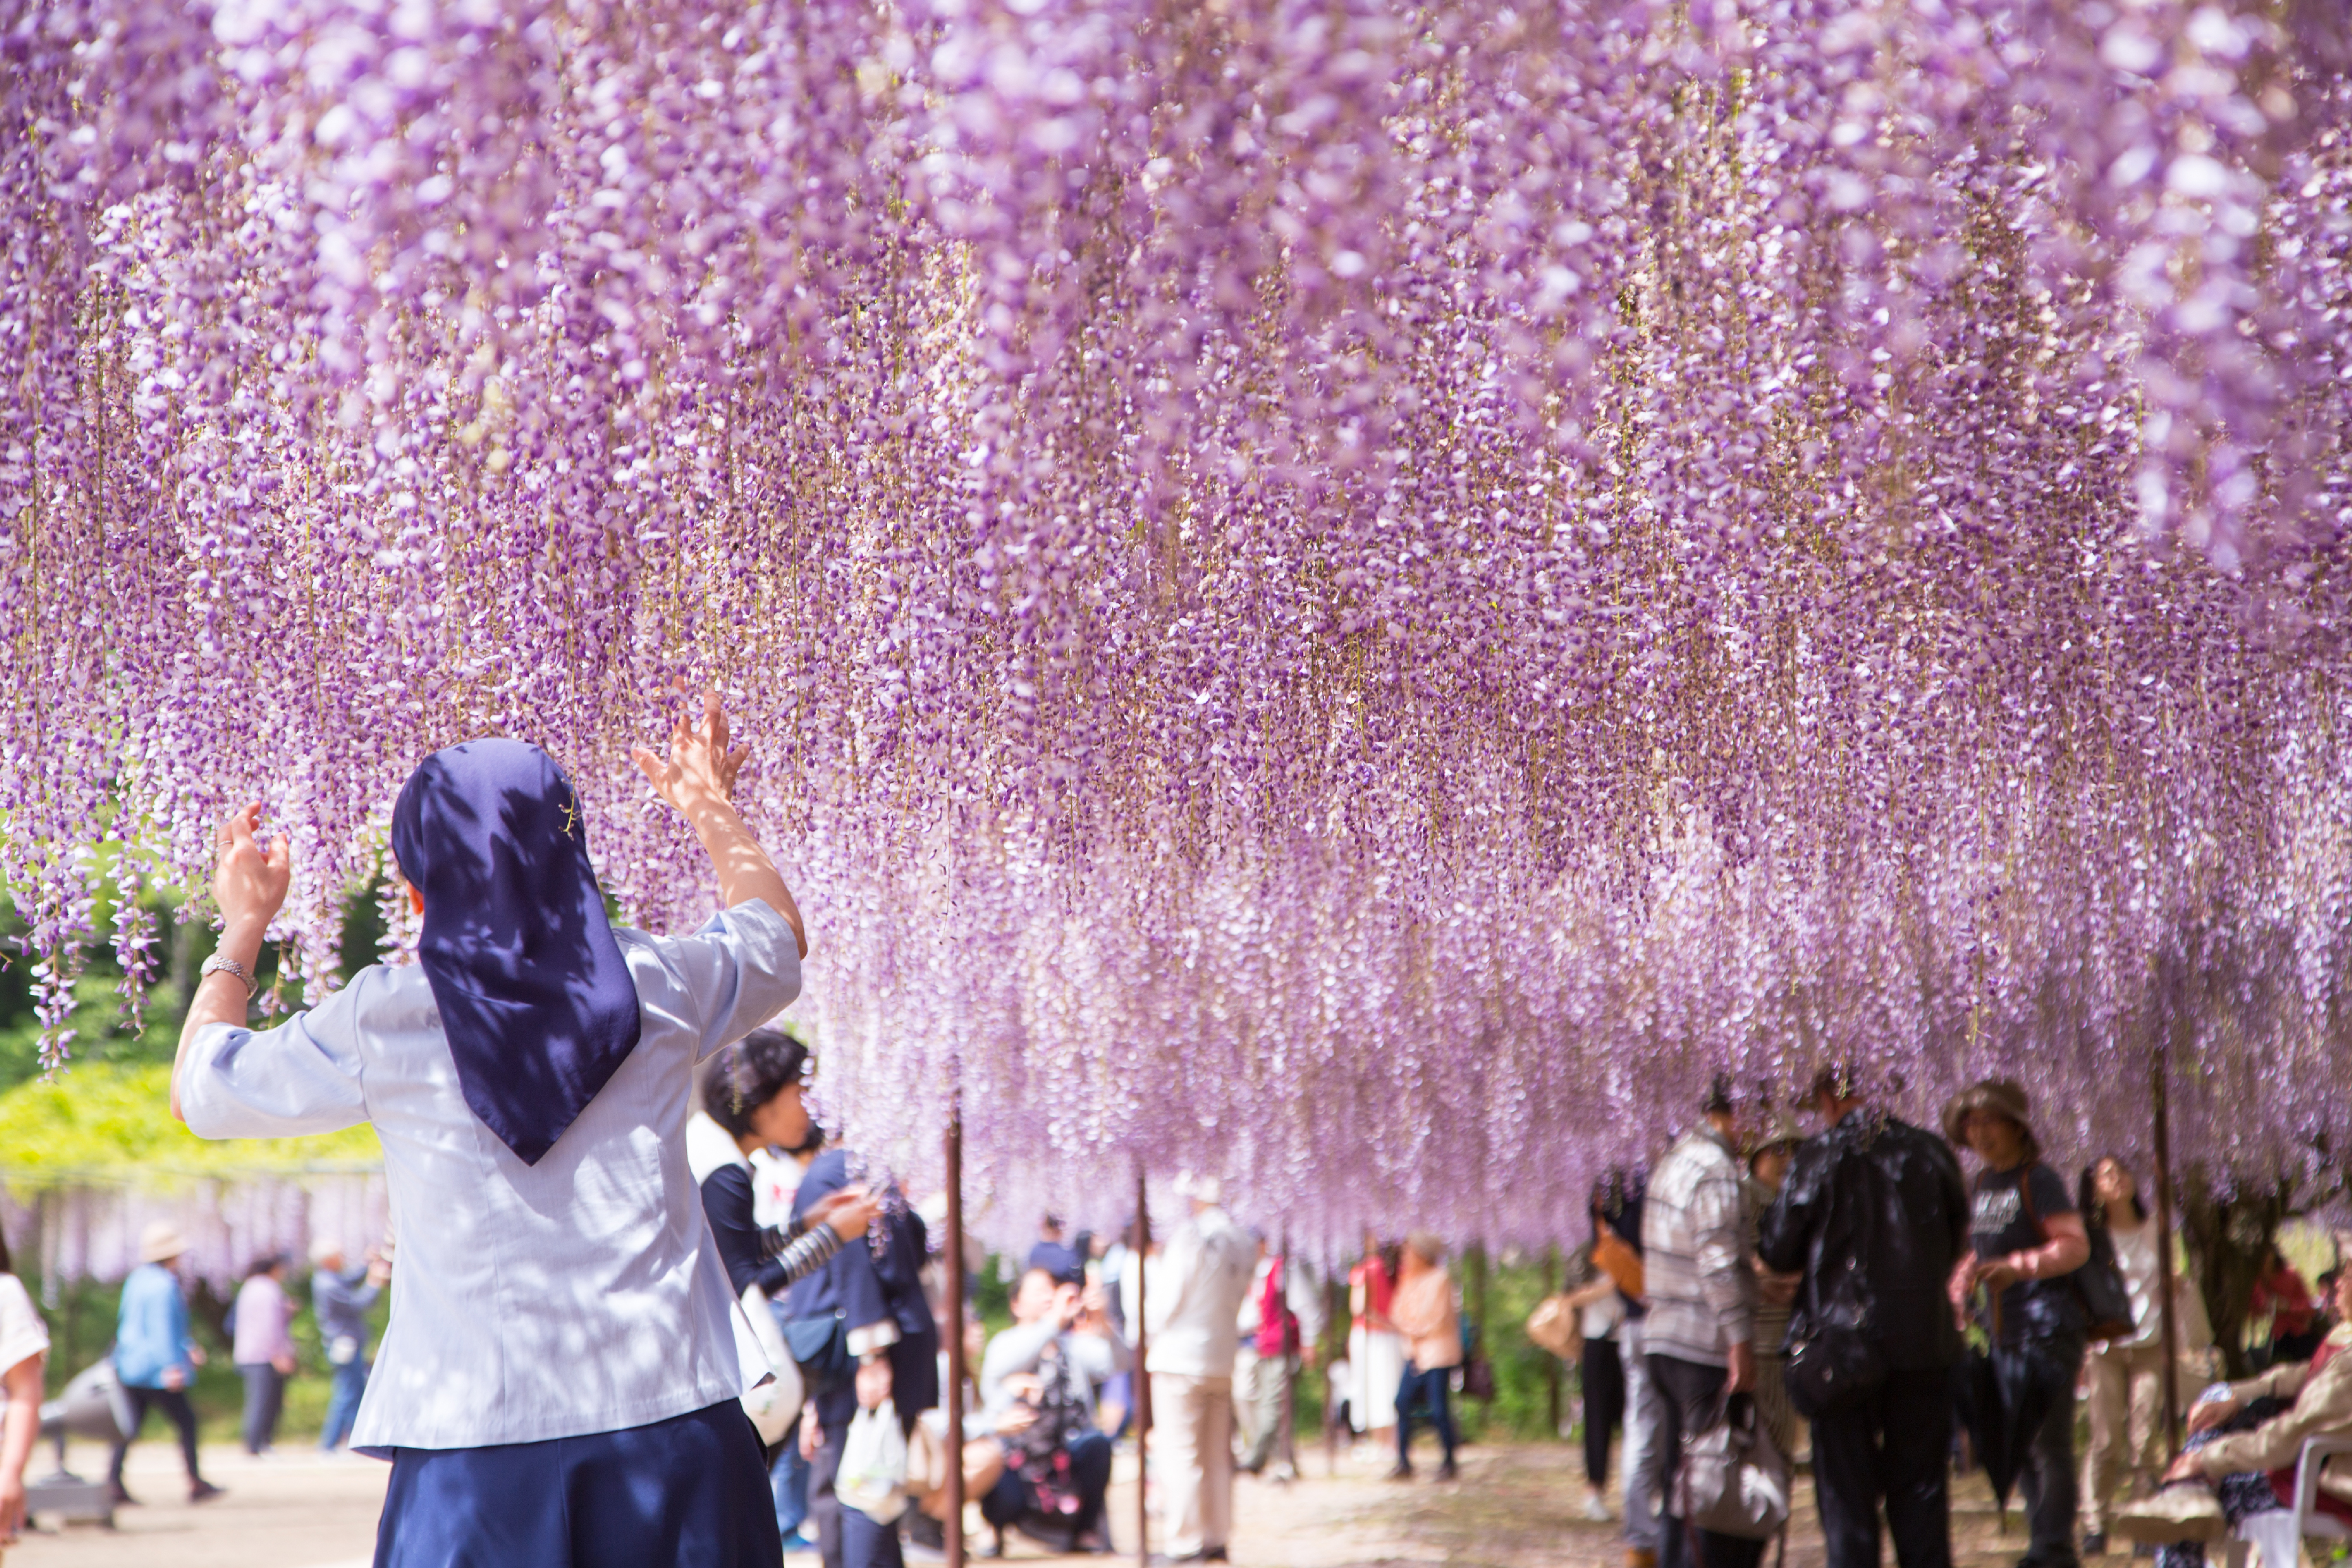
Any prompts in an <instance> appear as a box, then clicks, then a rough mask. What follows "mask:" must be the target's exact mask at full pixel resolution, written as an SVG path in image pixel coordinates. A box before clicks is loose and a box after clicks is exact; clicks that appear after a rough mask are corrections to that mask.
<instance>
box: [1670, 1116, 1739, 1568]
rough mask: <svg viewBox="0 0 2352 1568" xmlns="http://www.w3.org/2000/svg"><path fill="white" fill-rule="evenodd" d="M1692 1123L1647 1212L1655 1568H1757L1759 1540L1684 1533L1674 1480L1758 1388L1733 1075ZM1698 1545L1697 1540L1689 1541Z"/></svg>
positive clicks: (1676, 1147)
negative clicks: (1658, 1475)
mask: <svg viewBox="0 0 2352 1568" xmlns="http://www.w3.org/2000/svg"><path fill="white" fill-rule="evenodd" d="M1700 1111H1701V1117H1700V1120H1699V1121H1698V1123H1697V1124H1696V1126H1694V1127H1692V1128H1691V1129H1690V1130H1689V1131H1686V1132H1685V1133H1684V1134H1683V1135H1682V1136H1681V1137H1680V1138H1678V1139H1676V1140H1675V1145H1674V1147H1673V1148H1671V1149H1669V1150H1667V1151H1666V1157H1665V1158H1664V1160H1662V1161H1660V1162H1659V1163H1658V1168H1657V1171H1656V1173H1654V1174H1653V1175H1652V1176H1651V1178H1650V1190H1649V1194H1648V1197H1647V1199H1646V1201H1645V1202H1644V1203H1643V1207H1642V1279H1643V1294H1645V1295H1646V1296H1647V1297H1648V1298H1649V1302H1650V1312H1649V1316H1648V1318H1647V1320H1646V1321H1644V1322H1643V1328H1642V1346H1643V1353H1644V1354H1645V1355H1647V1356H1648V1357H1649V1363H1650V1380H1651V1383H1652V1384H1653V1385H1654V1389H1655V1391H1656V1398H1655V1404H1654V1415H1655V1416H1656V1417H1657V1434H1656V1439H1655V1442H1656V1447H1655V1450H1654V1451H1655V1454H1656V1456H1657V1458H1656V1459H1655V1460H1654V1463H1659V1464H1661V1465H1662V1466H1663V1472H1662V1474H1663V1477H1664V1479H1666V1480H1667V1483H1668V1484H1666V1485H1664V1486H1662V1487H1661V1488H1660V1493H1661V1495H1662V1500H1664V1505H1665V1506H1664V1526H1663V1527H1662V1529H1661V1530H1660V1531H1659V1540H1658V1562H1659V1563H1660V1564H1661V1568H1688V1565H1689V1564H1690V1561H1691V1550H1692V1547H1693V1546H1694V1545H1695V1546H1696V1549H1697V1554H1698V1563H1697V1568H1754V1565H1755V1564H1756V1563H1757V1562H1758V1561H1759V1560H1760V1559H1761V1558H1762V1556H1763V1554H1764V1545H1765V1543H1764V1542H1761V1541H1748V1540H1746V1539H1743V1538H1741V1537H1739V1536H1735V1535H1724V1534H1720V1533H1718V1532H1717V1531H1711V1530H1700V1529H1696V1528H1685V1525H1684V1523H1683V1521H1682V1517H1681V1516H1680V1515H1679V1514H1676V1513H1675V1511H1674V1488H1673V1486H1672V1484H1671V1479H1672V1478H1673V1476H1674V1475H1675V1472H1676V1470H1677V1469H1678V1468H1680V1465H1681V1463H1682V1449H1683V1444H1684V1443H1685V1441H1686V1440H1687V1439H1689V1438H1691V1437H1694V1436H1697V1435H1698V1434H1699V1433H1700V1432H1703V1431H1705V1430H1706V1429H1707V1428H1708V1427H1709V1426H1712V1425H1713V1424H1714V1422H1715V1417H1716V1413H1717V1408H1718V1404H1719V1402H1720V1401H1721V1399H1722V1398H1723V1397H1724V1396H1725V1395H1726V1394H1745V1393H1747V1392H1748V1391H1749V1390H1750V1389H1752V1388H1753V1387H1754V1386H1755V1384H1756V1344H1755V1340H1756V1272H1755V1269H1754V1268H1753V1267H1752V1266H1751V1264H1750V1262H1749V1258H1748V1231H1747V1226H1746V1224H1745V1215H1746V1208H1745V1205H1744V1203H1743V1200H1742V1197H1741V1194H1740V1186H1739V1182H1740V1163H1739V1156H1738V1148H1739V1119H1738V1113H1737V1111H1736V1110H1735V1107H1734V1105H1733V1102H1732V1098H1731V1085H1730V1080H1729V1079H1727V1078H1726V1077H1723V1076H1722V1075H1717V1078H1716V1080H1715V1083H1714V1086H1713V1087H1712V1088H1711V1089H1709V1090H1708V1093H1707V1096H1706V1100H1704V1101H1703V1102H1702V1103H1701V1106H1700ZM1694 1538H1695V1539H1694Z"/></svg>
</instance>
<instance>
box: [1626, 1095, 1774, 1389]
mask: <svg viewBox="0 0 2352 1568" xmlns="http://www.w3.org/2000/svg"><path fill="white" fill-rule="evenodd" d="M1745 1221H1746V1215H1745V1211H1744V1210H1743V1209H1742V1207H1741V1198H1740V1191H1739V1164H1738V1161H1737V1160H1735V1159H1734V1158H1733V1157H1732V1153H1731V1144H1730V1142H1729V1141H1728V1140H1727V1139H1726V1138H1725V1137H1724V1136H1723V1134H1721V1133H1719V1132H1717V1131H1715V1129H1714V1128H1712V1127H1709V1126H1707V1125H1706V1124H1705V1123H1704V1122H1702V1123H1701V1124H1700V1125H1698V1126H1697V1127H1695V1128H1693V1129H1692V1130H1691V1131H1688V1132H1685V1133H1684V1134H1683V1135H1682V1137H1681V1139H1680V1140H1679V1141H1677V1142H1675V1146H1674V1147H1673V1148H1672V1149H1670V1150H1668V1151H1667V1152H1666V1157H1665V1159H1664V1161H1662V1162H1661V1163H1659V1165H1658V1168H1657V1171H1656V1173H1654V1174H1653V1175H1652V1176H1651V1177H1650V1192H1649V1196H1648V1198H1647V1199H1646V1200H1645V1201H1644V1202H1643V1205H1642V1294H1643V1297H1644V1298H1645V1299H1646V1300H1648V1301H1649V1303H1650V1312H1649V1316H1648V1317H1646V1318H1644V1319H1643V1321H1642V1349H1643V1352H1644V1353H1646V1354H1651V1355H1667V1356H1675V1357H1678V1358H1680V1359H1681V1360H1683V1361H1687V1362H1696V1363H1699V1364H1700V1365H1702V1366H1722V1365H1724V1364H1725V1363H1727V1361H1728V1360H1729V1358H1730V1352H1731V1347H1732V1346H1733V1345H1735V1344H1747V1343H1748V1342H1751V1341H1753V1340H1754V1339H1755V1337H1756V1271H1755V1270H1754V1269H1752V1268H1748V1257H1749V1255H1750V1247H1749V1241H1748V1231H1747V1226H1746V1223H1745Z"/></svg>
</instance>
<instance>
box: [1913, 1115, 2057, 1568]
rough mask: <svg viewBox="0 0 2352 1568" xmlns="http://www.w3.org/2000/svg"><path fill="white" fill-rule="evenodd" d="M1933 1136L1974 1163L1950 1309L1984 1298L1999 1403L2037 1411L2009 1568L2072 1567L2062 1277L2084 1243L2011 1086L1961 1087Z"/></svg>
mask: <svg viewBox="0 0 2352 1568" xmlns="http://www.w3.org/2000/svg"><path fill="white" fill-rule="evenodd" d="M1944 1135H1945V1136H1946V1137H1947V1138H1949V1139H1951V1140H1952V1141H1953V1142H1956V1143H1964V1144H1965V1145H1966V1146H1967V1147H1968V1149H1969V1151H1970V1152H1973V1153H1974V1154H1975V1155H1976V1157H1977V1159H1978V1161H1979V1170H1978V1172H1977V1176H1976V1183H1975V1186H1974V1189H1973V1191H1972V1192H1971V1194H1970V1215H1969V1241H1970V1243H1971V1244H1972V1249H1971V1250H1970V1251H1969V1252H1966V1253H1964V1254H1962V1255H1961V1258H1960V1260H1959V1262H1958V1265H1957V1266H1956V1267H1955V1268H1954V1269H1953V1271H1952V1277H1951V1284H1950V1289H1949V1295H1950V1299H1951V1301H1952V1304H1953V1308H1954V1310H1955V1312H1956V1313H1958V1312H1959V1311H1962V1310H1965V1308H1966V1304H1967V1303H1968V1302H1969V1300H1970V1299H1971V1298H1972V1297H1973V1296H1974V1295H1975V1293H1976V1292H1977V1291H1979V1290H1981V1291H1983V1292H1984V1293H1985V1296H1986V1298H1987V1299H1988V1300H1989V1301H1990V1310H1989V1313H1988V1316H1989V1318H1990V1322H1989V1325H1988V1327H1989V1329H1990V1334H1991V1338H1992V1360H1993V1366H1994V1369H1995V1378H1996V1381H1997V1383H1998V1384H1999V1386H2000V1390H2001V1391H2002V1395H2003V1397H2004V1398H2005V1399H2007V1398H2018V1399H2021V1400H2032V1401H2044V1400H2046V1402H2047V1403H2046V1405H2042V1412H2043V1413H2042V1415H2041V1416H2040V1419H2039V1421H2038V1422H2037V1423H2035V1424H2034V1426H2033V1429H2032V1435H2031V1438H2030V1441H2029V1446H2028V1447H2027V1449H2026V1451H2025V1455H2024V1460H2025V1462H2024V1467H2023V1468H2022V1470H2021V1477H2022V1484H2023V1489H2024V1494H2025V1511H2026V1518H2027V1522H2028V1525H2029V1528H2030V1534H2031V1541H2030V1542H2029V1544H2028V1545H2027V1547H2026V1552H2025V1555H2024V1556H2023V1557H2022V1558H2021V1559H2019V1568H2076V1564H2078V1563H2080V1562H2081V1560H2082V1559H2081V1556H2080V1554H2079V1552H2077V1551H2076V1549H2075V1544H2074V1516H2075V1501H2076V1500H2075V1469H2074V1383H2075V1378H2076V1376H2077V1374H2078V1373H2080V1372H2081V1370H2082V1365H2083V1344H2084V1330H2085V1327H2086V1323H2085V1320H2084V1312H2083V1304H2082V1300H2081V1298H2080V1297H2079V1295H2078V1294H2077V1293H2076V1291H2075V1289H2074V1283H2073V1282H2072V1281H2071V1280H2069V1279H2067V1278H2066V1276H2067V1275H2069V1274H2072V1273H2073V1272H2074V1270H2075V1269H2077V1268H2081V1267H2082V1266H2083V1265H2084V1263H2086V1262H2088V1261H2090V1257H2091V1241H2090V1237H2089V1236H2088V1235H2087V1234H2086V1233H2085V1232H2084V1227H2083V1216H2082V1215H2081V1214H2080V1213H2079V1212H2078V1211H2077V1210H2076V1209H2075V1207H2074V1194H2073V1193H2072V1192H2070V1191H2068V1190H2067V1186H2066V1181H2065V1178H2064V1177H2063V1176H2061V1175H2059V1173H2057V1172H2056V1171H2053V1170H2052V1169H2051V1168H2050V1167H2049V1166H2048V1165H2047V1164H2045V1163H2042V1145H2041V1142H2039V1141H2038V1140H2037V1139H2036V1138H2035V1137H2034V1135H2033V1128H2032V1123H2031V1121H2028V1119H2027V1100H2026V1096H2025V1090H2024V1089H2021V1087H2019V1086H2018V1085H2017V1084H2015V1083H2013V1082H2011V1081H2010V1080H2009V1079H1985V1080H1983V1081H1982V1082H1980V1083H1976V1084H1973V1085H1971V1086H1969V1088H1968V1089H1963V1090H1961V1091H1960V1093H1958V1095H1956V1096H1954V1097H1953V1099H1952V1101H1951V1103H1950V1104H1949V1105H1948V1106H1947V1107H1946V1108H1945V1110H1944ZM2022 1408H2030V1406H2023V1407H2022Z"/></svg>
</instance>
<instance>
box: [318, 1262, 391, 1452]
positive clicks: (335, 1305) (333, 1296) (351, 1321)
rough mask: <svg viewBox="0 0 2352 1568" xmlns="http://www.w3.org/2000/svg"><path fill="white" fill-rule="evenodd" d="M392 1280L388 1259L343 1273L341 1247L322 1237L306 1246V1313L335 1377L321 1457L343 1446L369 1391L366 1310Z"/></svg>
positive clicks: (322, 1431)
mask: <svg viewBox="0 0 2352 1568" xmlns="http://www.w3.org/2000/svg"><path fill="white" fill-rule="evenodd" d="M391 1278H392V1264H391V1261H390V1260H389V1259H387V1258H383V1257H381V1256H377V1255H373V1254H371V1255H370V1256H369V1258H368V1259H367V1261H366V1263H365V1264H363V1265H362V1267H361V1268H356V1269H353V1270H351V1271H349V1272H346V1271H345V1270H344V1268H343V1244H342V1243H341V1242H340V1241H337V1240H336V1239H335V1238H334V1237H329V1236H322V1237H318V1238H317V1239H315V1240H313V1241H312V1242H311V1243H310V1313H311V1316H312V1317H314V1318H315V1319H317V1320H318V1324H319V1345H320V1349H322V1350H324V1351H325V1352H327V1368H328V1371H329V1373H331V1375H332V1378H333V1385H332V1389H331V1392H330V1393H329V1394H328V1395H327V1418H326V1420H325V1421H324V1422H323V1423H321V1424H320V1427H319V1448H320V1452H321V1453H328V1454H331V1453H333V1452H334V1451H335V1450H336V1449H338V1448H340V1447H342V1446H343V1442H344V1440H345V1439H346V1438H348V1437H349V1436H351V1435H352V1422H354V1421H356V1420H358V1419H359V1414H360V1397H361V1395H362V1394H365V1393H366V1392H367V1380H368V1354H367V1339H368V1321H367V1315H368V1309H370V1308H371V1307H373V1306H374V1305H375V1303H376V1300H377V1298H378V1297H380V1296H382V1295H383V1287H384V1285H385V1283H386V1281H388V1280H390V1279H391Z"/></svg>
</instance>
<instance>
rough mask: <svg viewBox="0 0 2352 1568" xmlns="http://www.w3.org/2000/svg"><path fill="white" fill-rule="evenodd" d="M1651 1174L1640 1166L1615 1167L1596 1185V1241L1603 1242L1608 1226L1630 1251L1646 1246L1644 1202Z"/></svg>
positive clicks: (1593, 1230)
mask: <svg viewBox="0 0 2352 1568" xmlns="http://www.w3.org/2000/svg"><path fill="white" fill-rule="evenodd" d="M1648 1185H1649V1182H1648V1178H1647V1173H1644V1172H1643V1171H1642V1170H1641V1169H1640V1168H1639V1167H1638V1166H1637V1167H1635V1168H1634V1169H1633V1170H1630V1171H1629V1170H1627V1169H1626V1168H1625V1167H1624V1166H1622V1165H1612V1166H1610V1167H1609V1170H1608V1172H1607V1173H1605V1174H1604V1175H1602V1176H1601V1179H1600V1180H1599V1181H1597V1182H1595V1183H1593V1184H1592V1239H1593V1240H1595V1241H1598V1240H1600V1239H1601V1226H1604V1225H1605V1226H1608V1227H1609V1228H1610V1229H1611V1230H1613V1231H1615V1232H1616V1233H1617V1238H1618V1239H1619V1240H1620V1241H1622V1242H1624V1243H1625V1244H1626V1245H1627V1246H1629V1247H1637V1248H1638V1247H1640V1246H1641V1245H1642V1198H1643V1194H1644V1190H1645V1189H1646V1188H1647V1187H1648Z"/></svg>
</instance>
